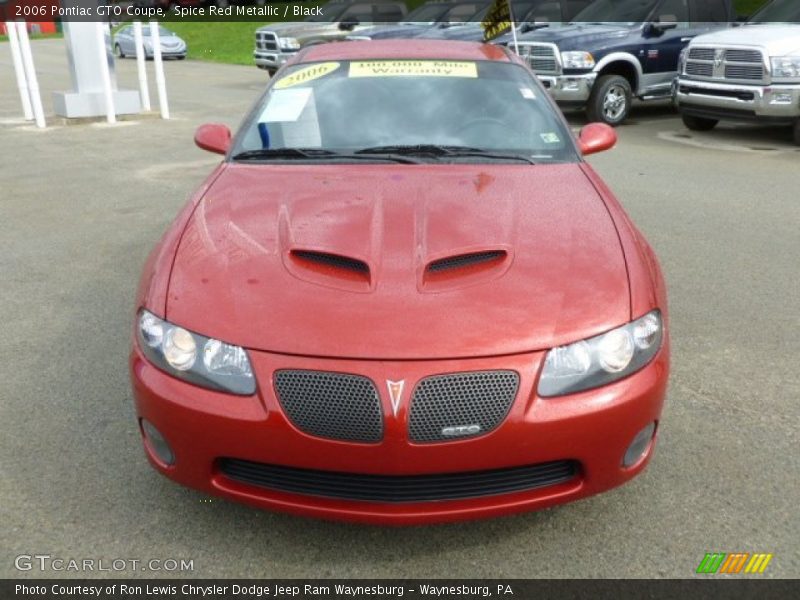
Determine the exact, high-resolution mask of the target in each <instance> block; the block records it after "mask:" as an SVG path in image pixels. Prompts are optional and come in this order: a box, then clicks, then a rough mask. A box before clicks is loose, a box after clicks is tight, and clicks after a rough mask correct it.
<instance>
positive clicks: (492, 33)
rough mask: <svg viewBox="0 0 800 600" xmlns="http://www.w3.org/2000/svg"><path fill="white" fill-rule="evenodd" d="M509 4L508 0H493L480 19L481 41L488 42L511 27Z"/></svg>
mask: <svg viewBox="0 0 800 600" xmlns="http://www.w3.org/2000/svg"><path fill="white" fill-rule="evenodd" d="M511 21H512V19H511V5H510V4H509V0H494V2H492V5H491V6H490V7H489V10H488V11H487V12H486V16H485V17H484V18H483V21H481V27H483V41H484V42H488V41H491V40H493V39H494V38H496V37H497V36H499V35H502V34H504V33H505V32H506V31H508V30H509V29H511Z"/></svg>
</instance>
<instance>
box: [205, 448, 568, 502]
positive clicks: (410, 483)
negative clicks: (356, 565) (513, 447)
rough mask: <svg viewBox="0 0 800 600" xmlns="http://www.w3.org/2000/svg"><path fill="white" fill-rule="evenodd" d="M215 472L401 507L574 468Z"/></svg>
mask: <svg viewBox="0 0 800 600" xmlns="http://www.w3.org/2000/svg"><path fill="white" fill-rule="evenodd" d="M220 470H221V471H222V473H224V474H225V475H226V476H227V477H228V478H230V479H233V480H236V481H241V482H243V483H247V484H249V485H254V486H258V487H263V488H267V489H273V490H279V491H284V492H290V493H295V494H304V495H308V496H323V497H327V498H344V499H347V500H362V501H371V502H387V503H400V502H426V501H435V500H455V499H459V498H461V499H463V498H478V497H481V496H494V495H498V494H508V493H512V492H521V491H525V490H531V489H535V488H540V487H545V486H549V485H556V484H558V483H563V482H566V481H569V480H571V479H573V478H574V477H576V476H577V475H578V472H579V465H578V463H577V462H575V461H572V460H559V461H554V462H549V463H541V464H538V465H529V466H523V467H511V468H505V469H493V470H491V471H473V472H466V473H444V474H435V475H362V474H357V473H339V472H335V471H316V470H312V469H297V468H294V467H284V466H278V465H265V464H261V463H255V462H250V461H246V460H239V459H235V458H223V459H221V461H220Z"/></svg>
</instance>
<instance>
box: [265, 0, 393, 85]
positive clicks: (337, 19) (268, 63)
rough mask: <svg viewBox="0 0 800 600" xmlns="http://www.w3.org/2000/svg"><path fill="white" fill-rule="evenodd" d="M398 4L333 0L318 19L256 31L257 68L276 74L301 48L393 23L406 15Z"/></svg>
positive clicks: (385, 0)
mask: <svg viewBox="0 0 800 600" xmlns="http://www.w3.org/2000/svg"><path fill="white" fill-rule="evenodd" d="M407 12H408V11H407V9H406V5H405V3H404V2H401V1H399V0H331V2H328V3H327V4H325V5H324V6H322V9H321V13H322V14H320V15H319V16H312V17H309V18H308V19H306V20H305V21H303V22H299V23H298V22H288V23H274V24H272V25H267V26H264V27H260V28H258V29H257V30H256V36H255V37H256V40H255V41H256V45H255V50H254V51H253V58H254V59H255V63H256V66H257V67H258V68H260V69H266V70H267V71H268V72H269V73H270V75H272V74H274V73H275V71H277V70H278V69H279V68H280V67H281V66H283V64H284V63H286V61H288V60H289V59H290V58H292V57H293V56H294V55H295V54H296V53H297V51H298V50H300V48H303V47H305V46H310V45H313V44H321V43H324V42H333V41H339V40H344V39H345V38H346V37H347V36H348V35H350V34H352V33H353V32H354V31H358V30H359V29H360V28H366V27H369V26H371V25H372V24H373V23H394V22H397V21H400V20H401V19H402V18H403V17H405V15H406V13H407Z"/></svg>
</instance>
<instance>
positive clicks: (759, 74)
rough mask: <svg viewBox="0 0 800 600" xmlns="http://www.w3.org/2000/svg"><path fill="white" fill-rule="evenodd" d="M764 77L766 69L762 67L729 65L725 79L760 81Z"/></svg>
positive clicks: (726, 68)
mask: <svg viewBox="0 0 800 600" xmlns="http://www.w3.org/2000/svg"><path fill="white" fill-rule="evenodd" d="M763 77H764V67H762V66H761V65H752V66H743V65H727V66H726V67H725V79H754V80H756V81H758V80H760V79H762V78H763Z"/></svg>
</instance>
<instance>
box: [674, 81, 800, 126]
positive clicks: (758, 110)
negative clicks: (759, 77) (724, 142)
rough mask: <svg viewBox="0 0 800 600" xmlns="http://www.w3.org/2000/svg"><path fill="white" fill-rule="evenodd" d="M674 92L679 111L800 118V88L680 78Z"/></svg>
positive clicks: (755, 116)
mask: <svg viewBox="0 0 800 600" xmlns="http://www.w3.org/2000/svg"><path fill="white" fill-rule="evenodd" d="M672 92H673V98H674V99H675V104H676V106H677V107H678V109H679V110H683V109H685V110H692V109H693V108H697V109H702V110H705V111H713V112H718V113H720V116H724V115H725V114H726V113H729V114H730V116H731V117H732V118H764V119H796V118H798V117H800V85H779V84H776V85H768V86H764V85H732V84H728V83H716V82H712V81H697V80H694V79H686V78H683V77H678V78H676V79H675V81H674V82H673V84H672Z"/></svg>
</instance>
